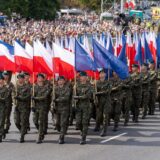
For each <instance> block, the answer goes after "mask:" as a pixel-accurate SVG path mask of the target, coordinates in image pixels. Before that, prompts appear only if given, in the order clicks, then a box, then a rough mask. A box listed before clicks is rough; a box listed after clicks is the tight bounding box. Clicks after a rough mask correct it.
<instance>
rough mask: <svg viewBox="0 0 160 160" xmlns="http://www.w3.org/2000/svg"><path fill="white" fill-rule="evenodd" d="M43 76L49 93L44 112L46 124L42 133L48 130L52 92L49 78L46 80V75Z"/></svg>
mask: <svg viewBox="0 0 160 160" xmlns="http://www.w3.org/2000/svg"><path fill="white" fill-rule="evenodd" d="M44 76H45V80H44V84H45V85H46V86H47V88H48V91H49V94H48V97H47V98H48V100H47V102H48V110H47V112H46V124H45V127H44V134H47V130H48V114H49V111H50V106H51V92H52V85H51V82H50V81H49V80H47V76H46V75H44Z"/></svg>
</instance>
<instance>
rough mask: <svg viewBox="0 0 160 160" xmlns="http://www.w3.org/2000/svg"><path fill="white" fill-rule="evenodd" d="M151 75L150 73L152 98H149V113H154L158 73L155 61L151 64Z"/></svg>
mask: <svg viewBox="0 0 160 160" xmlns="http://www.w3.org/2000/svg"><path fill="white" fill-rule="evenodd" d="M149 69H150V70H149V75H150V99H149V115H154V111H155V102H156V95H157V73H156V71H155V64H154V62H150V64H149Z"/></svg>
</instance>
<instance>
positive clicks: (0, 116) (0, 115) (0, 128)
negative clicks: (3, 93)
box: [0, 105, 5, 136]
mask: <svg viewBox="0 0 160 160" xmlns="http://www.w3.org/2000/svg"><path fill="white" fill-rule="evenodd" d="M4 124H5V106H1V105H0V136H2V135H3V133H4Z"/></svg>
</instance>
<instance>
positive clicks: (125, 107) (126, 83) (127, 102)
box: [122, 77, 133, 126]
mask: <svg viewBox="0 0 160 160" xmlns="http://www.w3.org/2000/svg"><path fill="white" fill-rule="evenodd" d="M132 85H133V84H132V78H131V77H128V78H127V79H125V80H123V86H122V89H123V98H122V113H123V116H124V126H127V125H128V122H129V117H130V109H131V104H132V91H131V87H132Z"/></svg>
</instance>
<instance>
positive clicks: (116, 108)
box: [110, 100, 122, 126]
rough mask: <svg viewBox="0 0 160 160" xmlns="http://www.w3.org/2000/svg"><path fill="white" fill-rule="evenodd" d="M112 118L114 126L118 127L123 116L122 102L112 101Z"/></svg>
mask: <svg viewBox="0 0 160 160" xmlns="http://www.w3.org/2000/svg"><path fill="white" fill-rule="evenodd" d="M111 106H112V107H111V114H110V116H111V118H113V120H114V125H115V126H118V123H119V120H120V115H121V107H122V105H121V100H112V105H111Z"/></svg>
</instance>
